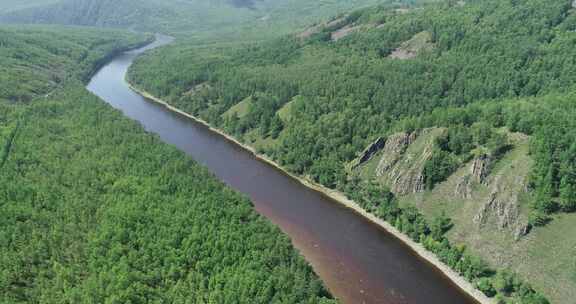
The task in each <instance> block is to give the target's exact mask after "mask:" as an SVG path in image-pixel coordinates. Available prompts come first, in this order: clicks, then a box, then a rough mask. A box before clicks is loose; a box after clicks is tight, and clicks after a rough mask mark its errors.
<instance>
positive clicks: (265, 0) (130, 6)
mask: <svg viewBox="0 0 576 304" xmlns="http://www.w3.org/2000/svg"><path fill="white" fill-rule="evenodd" d="M387 1H389V0H386V2H387ZM427 1H433V0H427ZM381 2H382V1H380V0H336V1H308V0H257V1H237V0H218V1H213V0H163V1H153V0H28V1H26V2H19V1H13V0H9V2H7V3H5V4H0V23H34V24H61V25H89V26H98V27H114V28H125V29H133V30H138V31H153V32H162V33H166V34H170V35H175V36H180V37H186V38H193V39H195V41H196V42H198V41H201V42H202V43H206V42H207V41H217V42H222V41H224V42H230V41H246V40H262V39H265V38H269V37H277V36H279V35H280V34H283V33H287V32H289V31H291V30H293V29H294V28H297V27H303V26H305V25H307V24H310V23H312V22H315V21H317V20H318V19H323V18H327V17H329V16H332V15H334V14H338V13H341V12H344V11H347V10H350V9H353V8H358V7H362V6H366V5H373V4H376V3H381ZM402 2H405V1H404V0H403V1H400V3H402ZM408 2H412V0H410V1H408ZM399 5H401V4H399Z"/></svg>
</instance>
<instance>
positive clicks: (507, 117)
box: [130, 0, 576, 303]
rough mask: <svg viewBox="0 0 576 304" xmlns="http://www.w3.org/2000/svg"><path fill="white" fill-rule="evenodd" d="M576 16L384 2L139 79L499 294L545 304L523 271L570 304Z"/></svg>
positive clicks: (167, 59) (168, 58)
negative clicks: (336, 192) (484, 265)
mask: <svg viewBox="0 0 576 304" xmlns="http://www.w3.org/2000/svg"><path fill="white" fill-rule="evenodd" d="M572 5H573V3H572V1H568V0H558V1H552V2H550V1H543V0H520V1H513V2H508V1H496V0H482V1H466V2H464V1H447V2H443V3H439V4H430V5H426V6H425V7H406V6H397V5H393V4H389V5H381V6H378V7H372V8H368V9H364V10H359V11H354V12H350V13H348V14H344V15H341V16H339V17H335V18H334V19H332V20H327V21H326V22H320V23H318V24H317V25H315V26H312V27H310V28H307V29H303V30H302V31H300V32H297V33H293V34H291V35H286V36H284V37H281V38H279V39H276V40H274V41H268V42H263V43H258V44H253V45H250V46H247V47H244V48H238V49H233V50H232V49H229V48H209V47H207V48H198V47H197V46H192V45H186V44H181V45H178V46H174V47H172V48H167V49H164V50H162V52H155V53H152V54H149V55H148V56H145V57H144V58H142V59H141V60H140V61H139V62H138V63H137V65H136V66H135V67H134V68H133V70H132V71H131V75H130V79H131V81H132V82H133V83H134V84H136V85H137V86H139V87H140V88H143V89H145V90H147V91H149V92H151V93H152V94H154V95H156V96H159V97H161V98H163V99H165V100H168V101H169V102H170V103H171V104H173V105H174V106H176V107H178V108H180V109H182V110H184V111H186V112H188V113H191V114H193V115H195V116H198V117H201V118H203V119H205V120H207V121H209V122H210V123H211V124H212V125H214V126H216V127H219V128H221V129H223V130H225V131H226V132H228V133H230V134H232V135H234V136H235V137H237V138H239V139H240V140H242V141H244V142H246V143H248V144H251V145H253V146H255V147H256V148H257V149H258V150H259V151H260V152H262V153H265V154H267V155H268V156H270V157H272V158H273V159H275V160H276V161H278V162H279V163H281V164H282V165H283V166H284V167H286V168H288V169H289V170H290V171H292V172H294V173H296V174H300V175H302V176H306V177H309V178H310V179H312V180H314V181H317V182H319V183H322V184H324V185H326V186H328V187H331V188H336V189H338V190H340V191H343V192H346V193H347V194H349V195H350V196H351V197H352V198H355V200H358V201H360V203H361V204H362V205H363V206H364V207H365V208H366V209H367V210H368V211H371V212H373V213H375V214H377V215H378V216H380V217H382V218H385V219H386V220H388V221H389V222H390V223H392V224H394V225H396V226H397V227H398V228H399V229H400V230H402V231H404V232H405V233H407V234H408V235H410V236H411V237H412V238H414V239H415V240H418V241H421V242H422V243H423V244H424V245H425V246H426V247H427V248H429V249H430V250H431V251H434V252H436V253H437V254H438V255H439V256H440V257H441V258H442V259H443V260H444V261H445V262H446V263H448V264H451V265H452V266H453V267H455V268H456V269H458V271H460V272H461V273H463V274H464V275H466V277H468V278H469V279H471V280H472V281H474V282H475V283H476V284H477V286H478V288H480V289H481V290H483V291H484V292H485V293H487V294H492V295H493V294H498V297H500V298H503V299H504V298H509V299H515V300H517V301H520V302H521V303H545V301H544V300H542V299H541V298H539V297H536V296H533V293H531V292H528V291H527V290H531V289H530V288H527V287H525V286H524V285H523V284H520V283H518V282H519V281H518V278H517V277H516V275H515V274H511V273H516V274H518V275H519V276H520V277H521V278H522V279H524V281H527V282H529V283H530V284H531V285H532V286H533V287H534V288H535V289H536V290H538V291H542V292H543V293H544V294H546V296H548V297H549V299H551V300H552V302H554V303H569V302H570V301H571V299H573V298H574V296H575V294H574V290H576V260H574V256H575V255H574V252H573V248H575V247H576V243H574V242H575V241H574V238H572V237H571V235H573V232H572V229H571V228H568V227H571V226H573V223H574V221H575V220H576V218H574V213H573V212H574V211H575V209H576V179H575V178H574V177H575V176H576V175H575V174H574V172H576V162H575V161H574V155H576V154H575V151H576V150H574V149H575V147H574V145H573V143H574V139H575V138H573V137H574V132H571V131H570V130H572V128H573V127H574V126H573V124H574V121H576V120H575V119H574V118H576V117H575V115H576V113H575V112H574V110H573V109H574V107H573V102H574V100H575V97H574V95H573V94H571V93H570V92H571V91H573V89H574V80H575V76H574V73H573V71H574V70H576V66H575V65H576V52H575V50H576V32H575V30H576V12H575V9H574V7H573V6H572ZM198 86H201V87H202V88H203V89H202V90H199V91H195V90H193V89H194V88H196V87H198ZM390 143H392V145H391V146H387V145H386V144H390ZM389 190H390V191H391V193H390V192H388V191H389ZM390 195H392V197H394V198H393V199H390ZM396 203H397V204H398V206H396ZM414 207H415V208H417V209H414ZM418 211H419V212H421V213H422V214H423V218H421V217H420V216H419V215H417V214H418ZM448 217H449V218H450V219H451V220H449V221H448V220H447V219H446V218H448ZM447 221H448V222H447ZM425 223H427V224H425ZM447 223H450V224H449V225H448V224H447ZM570 223H572V224H570ZM435 225H436V226H435ZM434 227H436V228H434ZM438 227H440V228H438ZM442 227H443V228H442ZM434 229H436V230H434ZM434 231H441V232H446V235H445V238H444V237H443V236H442V233H435V232H434ZM448 243H450V244H451V245H450V246H451V247H446V246H449V245H447V244H448ZM464 247H466V248H467V249H466V250H464V249H462V250H463V251H464V253H462V252H461V251H459V250H460V249H459V248H464ZM448 248H452V249H448ZM550 252H552V253H553V257H550V256H549V255H548V254H547V253H550ZM467 254H470V255H471V256H474V257H481V258H482V259H483V260H484V261H486V263H487V264H488V265H489V266H491V268H492V269H499V270H500V271H498V272H497V273H496V274H492V275H490V274H486V273H483V272H482V271H480V272H476V271H475V270H474V271H472V270H466V267H468V266H469V265H470V264H475V263H476V262H470V261H469V260H468V256H467ZM470 259H472V260H474V258H470ZM462 261H466V262H465V263H466V267H465V266H464V265H463V263H464V262H462ZM474 261H476V260H474ZM478 264H480V262H478ZM472 269H476V268H474V267H472ZM480 269H482V267H480ZM505 269H509V271H506V270H505Z"/></svg>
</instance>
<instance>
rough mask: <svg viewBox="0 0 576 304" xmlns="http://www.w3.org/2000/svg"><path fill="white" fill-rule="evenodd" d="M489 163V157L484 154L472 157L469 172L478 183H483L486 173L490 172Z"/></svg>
mask: <svg viewBox="0 0 576 304" xmlns="http://www.w3.org/2000/svg"><path fill="white" fill-rule="evenodd" d="M490 164H491V159H490V157H489V156H488V155H486V154H483V155H482V156H480V157H478V158H476V159H474V161H473V162H472V168H471V172H470V173H471V175H472V178H473V179H474V181H476V182H478V183H484V182H485V181H486V178H487V177H488V174H490Z"/></svg>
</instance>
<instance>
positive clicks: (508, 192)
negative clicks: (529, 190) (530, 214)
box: [474, 175, 529, 239]
mask: <svg viewBox="0 0 576 304" xmlns="http://www.w3.org/2000/svg"><path fill="white" fill-rule="evenodd" d="M490 184H491V186H490V195H489V196H488V200H487V201H485V202H484V203H483V205H482V207H481V209H480V211H479V212H478V213H477V214H476V216H475V217H474V222H475V223H476V224H478V225H479V226H480V227H483V226H486V225H496V227H497V228H498V229H500V230H510V231H511V232H512V234H513V236H514V238H515V239H519V238H521V237H522V236H524V235H526V234H527V233H528V231H529V225H528V219H527V218H526V217H525V216H522V215H521V213H520V205H519V202H518V196H519V195H520V193H522V192H523V191H524V189H525V186H524V185H525V176H516V178H515V180H514V181H503V180H502V175H498V176H496V177H495V178H494V180H492V182H491V183H490Z"/></svg>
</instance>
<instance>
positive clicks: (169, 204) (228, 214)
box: [0, 27, 335, 304]
mask: <svg viewBox="0 0 576 304" xmlns="http://www.w3.org/2000/svg"><path fill="white" fill-rule="evenodd" d="M103 37H105V38H103ZM149 38H150V37H149V36H146V35H136V34H127V33H121V32H117V31H104V30H90V29H64V28H53V29H45V28H44V29H38V28H36V27H30V28H26V29H16V28H11V27H2V28H1V29H0V52H1V53H2V56H1V57H0V60H2V65H1V66H2V73H1V74H0V75H2V76H3V77H4V76H9V77H8V78H7V80H5V79H2V80H1V81H2V84H3V85H2V90H3V91H2V93H1V94H0V148H1V149H0V265H2V267H1V268H0V303H326V304H328V303H335V300H333V299H332V297H331V295H330V294H329V293H328V291H327V290H326V289H325V288H324V286H323V284H322V282H321V281H320V280H319V279H318V277H317V276H316V274H315V273H314V272H313V270H312V268H311V267H310V266H309V265H308V264H307V263H306V262H305V261H304V259H303V258H302V257H301V256H300V255H299V254H298V253H297V252H296V251H295V249H294V248H293V247H292V245H291V243H290V240H289V239H288V238H287V237H286V236H285V235H284V234H282V233H281V231H280V230H279V229H278V228H277V227H275V226H273V225H272V224H271V223H270V222H268V221H267V220H265V219H264V218H262V217H261V216H260V215H258V214H257V213H256V211H254V209H253V206H252V204H251V202H250V201H249V200H248V199H247V198H246V197H244V196H242V195H240V194H238V193H236V192H234V191H232V190H231V189H229V188H228V187H226V186H225V185H224V184H222V183H221V182H219V181H218V180H217V179H216V178H215V177H214V176H212V175H211V174H210V173H209V172H208V171H207V170H206V169H205V168H203V167H201V166H199V165H198V164H196V163H195V162H194V161H192V160H191V159H190V158H189V157H187V156H185V154H184V153H182V152H180V151H178V150H177V149H176V148H175V147H172V146H168V145H165V144H163V143H162V142H161V141H160V139H159V138H157V137H156V136H153V135H151V134H148V133H146V132H145V131H144V129H143V128H142V127H141V126H140V125H138V124H137V123H136V122H133V121H131V120H129V119H128V118H125V117H124V116H123V115H122V114H121V113H120V112H118V111H116V110H113V109H112V108H111V107H109V106H108V105H106V104H105V103H104V102H102V101H101V100H99V99H98V98H97V97H95V96H93V95H91V94H90V93H88V91H87V90H86V89H85V88H84V81H85V80H86V77H87V75H90V74H91V73H92V72H93V70H94V69H95V68H96V67H98V66H99V65H100V64H101V63H102V62H103V60H105V59H106V58H107V57H109V56H110V55H111V54H113V53H115V52H118V51H120V50H125V49H129V48H132V47H134V46H136V45H140V44H142V43H146V41H148V40H149ZM27 71H36V72H35V73H32V72H27ZM18 77H21V78H18ZM12 79H13V80H12ZM5 81H13V82H10V85H7V86H4V84H5V83H8V82H5ZM71 118H72V119H71Z"/></svg>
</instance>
